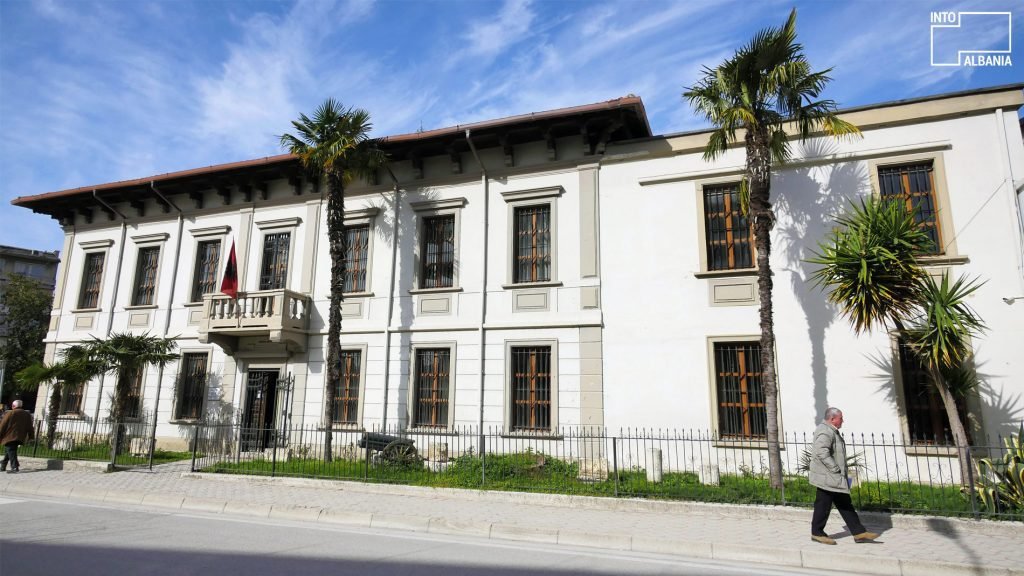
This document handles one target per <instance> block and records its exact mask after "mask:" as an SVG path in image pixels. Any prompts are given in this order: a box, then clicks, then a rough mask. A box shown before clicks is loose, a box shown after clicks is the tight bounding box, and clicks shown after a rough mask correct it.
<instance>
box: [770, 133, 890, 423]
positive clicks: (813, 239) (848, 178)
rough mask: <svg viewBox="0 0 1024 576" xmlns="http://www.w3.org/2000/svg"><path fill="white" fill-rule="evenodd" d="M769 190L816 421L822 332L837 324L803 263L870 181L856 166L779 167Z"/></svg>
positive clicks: (822, 376)
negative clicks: (800, 322) (801, 319)
mask: <svg viewBox="0 0 1024 576" xmlns="http://www.w3.org/2000/svg"><path fill="white" fill-rule="evenodd" d="M836 151H837V147H836V145H835V143H834V142H831V141H828V140H824V139H817V140H814V141H811V142H808V143H805V144H803V145H802V146H799V147H798V148H797V150H796V153H797V155H799V156H800V157H805V158H815V157H826V156H828V155H831V154H834V153H835V152H836ZM772 188H773V190H778V191H779V193H778V194H777V195H776V197H775V209H776V213H777V214H778V215H779V221H778V224H777V225H776V228H775V237H776V240H775V242H777V246H778V248H777V249H776V250H775V253H776V254H778V255H779V256H780V257H781V260H782V265H781V266H779V267H777V268H776V270H784V271H786V272H789V282H790V287H791V289H792V290H793V294H794V296H795V298H796V300H797V302H798V303H799V305H800V306H801V308H803V311H804V315H805V317H806V321H807V332H808V338H809V340H810V344H811V358H810V362H811V375H812V378H813V379H814V391H813V396H814V414H815V418H817V417H820V416H821V415H823V414H824V413H825V410H826V408H828V364H827V362H826V358H825V332H826V331H827V330H828V328H829V327H830V326H831V325H832V324H833V323H834V322H835V321H836V320H837V319H841V318H840V317H839V314H838V311H837V310H836V308H835V306H833V305H832V304H831V303H829V302H828V300H827V299H826V295H825V293H824V292H823V291H821V290H820V289H818V288H817V287H815V285H814V283H813V281H812V280H811V275H812V274H813V272H814V271H815V270H816V269H817V267H816V266H814V265H811V264H808V263H807V259H808V258H812V257H813V256H814V252H815V251H817V250H818V243H819V242H821V241H823V240H825V239H826V237H827V235H828V234H829V232H830V231H831V229H832V227H833V226H834V223H835V220H836V216H837V215H839V214H841V213H842V212H843V211H845V209H846V207H847V206H849V204H850V202H851V200H853V199H856V198H860V197H862V196H864V195H866V194H868V193H870V189H871V188H870V180H869V177H868V172H867V169H866V168H865V167H864V164H863V163H862V162H841V163H823V164H821V165H810V166H802V167H797V168H787V167H783V168H782V169H781V170H780V171H779V172H778V173H777V175H776V176H775V177H774V180H773V183H772ZM773 248H775V245H773ZM812 424H813V423H812Z"/></svg>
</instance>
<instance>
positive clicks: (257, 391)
mask: <svg viewBox="0 0 1024 576" xmlns="http://www.w3.org/2000/svg"><path fill="white" fill-rule="evenodd" d="M277 377H278V371H277V370H250V371H249V377H248V379H247V380H246V384H245V411H244V412H243V413H242V438H241V442H242V446H241V449H242V451H243V452H252V451H261V450H264V449H266V448H267V447H269V446H271V443H272V442H273V438H274V409H275V408H276V404H277Z"/></svg>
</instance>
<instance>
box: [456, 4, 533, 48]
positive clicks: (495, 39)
mask: <svg viewBox="0 0 1024 576" xmlns="http://www.w3.org/2000/svg"><path fill="white" fill-rule="evenodd" d="M534 16H535V14H534V12H533V11H532V10H531V9H530V0H505V4H504V5H503V6H502V8H501V10H500V11H499V12H498V14H497V19H496V20H487V21H482V20H480V21H476V22H471V23H470V24H469V27H470V28H471V30H470V32H469V33H467V34H466V36H465V37H466V40H468V41H469V54H476V55H483V56H494V55H496V54H498V53H499V52H501V51H502V50H504V49H505V48H507V47H508V46H511V45H513V44H516V43H518V42H519V41H520V40H522V39H523V38H525V37H527V36H529V35H530V28H531V24H532V23H533V19H534Z"/></svg>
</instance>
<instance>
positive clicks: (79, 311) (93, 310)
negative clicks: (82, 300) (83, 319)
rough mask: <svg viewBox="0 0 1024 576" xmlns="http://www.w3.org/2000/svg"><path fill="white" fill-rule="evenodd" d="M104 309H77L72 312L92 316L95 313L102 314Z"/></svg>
mask: <svg viewBox="0 0 1024 576" xmlns="http://www.w3.org/2000/svg"><path fill="white" fill-rule="evenodd" d="M102 311H103V309H102V308H75V309H74V310H72V311H71V313H72V314H91V313H93V312H102Z"/></svg>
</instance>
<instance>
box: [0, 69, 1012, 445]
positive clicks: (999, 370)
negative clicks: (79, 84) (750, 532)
mask: <svg viewBox="0 0 1024 576" xmlns="http://www.w3.org/2000/svg"><path fill="white" fill-rule="evenodd" d="M1022 87H1024V85H1014V86H1005V87H996V88H989V89H981V90H974V91H969V92H962V93H956V94H945V95H938V96H932V97H926V98H919V99H914V100H905V101H899V102H892V103H885V104H878V105H874V106H865V107H861V108H856V109H850V110H846V111H844V113H843V116H844V117H845V118H846V119H847V120H850V121H852V122H853V123H855V124H857V125H858V126H860V128H861V129H862V131H863V135H864V137H863V138H862V139H857V140H853V141H835V140H831V139H826V138H819V139H815V140H813V141H812V142H810V143H808V144H805V145H800V144H794V150H795V157H794V159H793V161H792V162H790V163H789V164H788V165H787V166H785V167H781V168H779V169H778V171H777V174H776V175H775V176H774V179H773V186H772V193H773V196H774V198H775V206H776V209H777V212H778V223H777V225H776V227H775V229H774V232H773V254H772V265H773V270H774V282H775V326H776V331H777V341H778V360H777V363H778V370H779V376H778V381H779V386H780V404H781V406H780V408H781V409H780V414H781V416H780V417H781V420H782V426H783V430H784V431H785V432H786V433H789V432H798V431H799V432H803V431H810V430H812V429H813V427H814V426H815V424H816V423H817V422H818V421H819V420H820V418H821V415H822V412H823V411H824V409H825V407H826V406H828V405H838V406H841V407H843V408H845V410H846V412H847V420H848V428H849V429H851V430H852V431H854V432H856V431H864V432H875V433H882V434H886V435H893V436H895V437H896V438H897V439H904V440H906V441H907V443H911V442H914V441H916V439H918V438H923V437H926V436H927V437H931V436H933V435H935V434H939V435H941V434H943V432H944V426H945V424H944V419H945V415H944V413H943V412H942V411H941V408H940V407H939V405H938V404H936V403H935V402H934V398H932V397H931V396H930V395H929V393H928V390H927V388H926V386H925V382H924V381H923V380H922V378H921V371H920V370H918V367H916V366H915V365H914V362H913V361H912V359H910V358H908V357H906V355H901V354H900V351H899V349H898V347H897V343H896V342H895V341H893V340H892V339H890V337H889V336H888V335H886V334H884V333H875V334H869V335H861V336H855V335H854V334H853V332H852V331H851V329H850V328H849V326H848V324H847V322H846V320H844V319H843V318H841V317H840V316H839V314H838V312H837V311H836V310H835V309H834V308H833V307H831V306H830V305H829V304H827V302H826V300H825V297H824V295H823V294H822V293H821V292H820V291H818V290H816V289H815V288H814V287H812V286H811V284H810V283H809V278H810V274H811V267H810V266H809V265H808V264H807V263H806V259H807V258H809V257H811V256H812V251H813V250H815V248H816V246H817V244H818V242H819V241H822V240H823V239H824V238H825V236H826V234H827V233H828V232H829V229H830V227H831V226H832V225H833V222H834V215H835V214H836V213H838V212H839V211H841V210H842V209H843V208H844V207H845V206H846V205H847V204H848V202H849V201H851V200H854V199H857V198H860V197H863V196H865V195H868V194H878V193H881V194H901V193H902V192H901V187H908V186H909V190H910V194H907V196H908V202H913V203H914V204H915V205H916V204H920V205H923V206H927V207H928V208H929V209H928V210H925V211H924V212H923V219H924V220H923V222H922V225H925V226H927V227H928V229H929V231H930V233H931V234H932V235H933V238H934V239H935V245H936V249H935V254H934V256H933V257H930V258H929V260H928V266H929V270H931V271H933V272H935V273H938V272H940V271H943V270H948V271H950V272H952V273H954V274H960V273H966V274H969V275H977V276H981V277H983V278H984V279H985V280H986V281H987V282H986V283H985V284H984V286H982V287H981V288H980V289H979V290H978V292H977V293H976V295H975V296H974V297H973V298H972V300H971V305H972V306H973V307H974V308H975V309H976V310H977V311H978V312H979V313H980V314H981V316H982V317H983V318H984V319H985V321H986V322H987V324H988V326H989V331H988V332H987V333H986V334H985V335H984V336H982V337H981V338H979V339H978V341H977V343H976V355H977V365H978V367H979V371H980V372H981V373H982V375H983V377H984V384H983V386H982V387H981V388H980V391H979V394H978V395H977V397H974V398H971V399H970V400H969V402H968V406H969V407H970V409H971V413H972V414H974V415H975V416H976V417H977V418H976V419H975V420H974V421H973V422H972V426H973V427H974V428H975V429H976V430H975V432H982V431H984V432H990V433H991V432H1001V431H1006V430H1008V429H1009V427H1010V426H1011V425H1012V426H1016V424H1015V423H1016V422H1018V421H1019V420H1020V418H1021V416H1022V414H1024V405H1022V402H1024V401H1022V400H1021V398H1022V397H1024V381H1022V380H1021V378H1020V377H1019V375H1020V374H1021V373H1024V355H1022V354H1021V353H1020V348H1021V344H1020V343H1021V342H1024V302H1018V303H1016V304H1015V305H1013V304H1010V305H1008V304H1007V303H1005V302H1004V300H1003V299H1004V298H1009V297H1013V296H1019V295H1024V251H1022V240H1021V231H1020V229H1019V227H1018V226H1017V225H1016V223H1017V221H1018V220H1017V218H1018V214H1019V210H1020V207H1019V206H1018V205H1017V201H1016V195H1015V193H1014V190H1015V189H1014V186H1013V183H1014V178H1015V175H1017V177H1019V176H1020V175H1024V144H1022V141H1021V138H1019V137H1017V134H1018V131H1019V126H1018V121H1017V114H1016V111H1017V110H1018V108H1020V106H1021V104H1022V103H1024V95H1022ZM680 105H682V104H680ZM1011 136H1012V137H1011ZM707 138H708V132H707V131H699V132H691V133H683V134H674V135H666V136H652V135H651V134H650V129H649V126H648V123H647V119H646V115H645V112H644V108H643V104H642V102H641V101H640V99H639V98H637V97H633V96H630V97H626V98H620V99H618V100H612V101H609V102H604V103H599V104H593V105H587V106H580V107H576V108H566V109H561V110H554V111H549V112H540V113H534V114H527V115H522V116H516V117H511V118H505V119H500V120H493V121H488V122H480V123H475V124H470V125H466V126H457V127H453V128H445V129H440V130H432V131H426V132H420V133H416V134H408V135H402V136H393V137H388V138H386V139H385V140H384V146H385V147H386V149H387V150H388V152H389V153H390V155H391V157H392V159H393V164H392V171H393V173H394V176H395V178H396V180H397V181H392V180H391V177H390V176H389V175H388V173H387V172H381V174H380V175H379V178H378V180H377V181H376V182H370V183H366V182H362V183H356V184H354V185H353V186H351V187H350V188H348V189H347V190H346V216H345V220H346V223H347V225H348V239H349V244H348V254H349V256H348V273H347V275H346V278H345V286H346V291H347V293H346V294H345V301H344V304H343V310H342V314H343V317H344V320H343V325H342V345H343V346H342V347H343V349H344V351H343V353H342V357H341V358H340V359H338V360H339V361H340V362H341V367H342V383H341V388H340V390H339V391H338V395H337V397H338V400H337V403H336V406H335V407H333V409H332V414H333V424H334V426H336V427H338V428H343V429H362V428H369V427H371V426H376V425H379V424H381V423H382V422H384V421H386V422H387V423H388V424H389V425H398V426H401V427H403V428H405V429H410V430H416V429H429V430H439V429H452V428H454V427H457V426H479V425H481V424H482V425H483V426H485V427H495V428H500V429H502V430H504V431H505V432H506V433H508V434H510V435H519V434H527V435H530V434H540V435H543V434H546V433H551V432H553V431H555V430H556V429H558V428H561V427H571V426H597V427H607V428H609V429H618V428H620V427H650V428H679V429H683V428H685V429H704V430H710V431H711V432H712V433H713V434H714V435H716V436H718V437H720V438H728V439H742V440H747V441H754V442H753V443H751V444H748V445H752V446H755V447H756V446H758V444H757V442H756V441H757V440H758V439H759V438H762V437H763V431H764V422H765V420H764V418H765V416H764V405H763V404H764V403H763V398H762V397H761V395H760V368H759V361H758V334H759V328H758V313H757V311H758V308H757V292H756V290H755V287H754V283H755V276H754V271H753V263H754V259H753V253H752V252H753V249H752V244H753V243H752V241H751V238H750V233H749V227H748V225H747V224H746V222H745V220H744V218H743V217H742V215H741V214H740V213H739V211H738V198H737V189H736V182H737V181H738V179H739V177H740V174H741V173H742V170H743V166H744V156H743V154H744V152H743V148H742V147H736V148H734V149H732V150H730V151H729V152H728V153H727V154H725V155H724V157H722V158H721V159H719V160H717V161H715V162H707V161H705V160H703V159H702V152H703V149H704V145H705V143H706V141H707ZM481 166H482V167H483V168H485V171H482V170H481ZM14 204H16V205H19V206H24V207H26V208H31V209H33V210H34V211H36V212H42V213H45V214H49V215H51V216H53V217H54V218H56V219H58V220H59V221H60V223H61V225H62V226H63V228H64V231H65V242H64V251H65V254H68V255H69V257H68V258H67V259H66V260H65V262H64V265H63V266H62V267H61V270H60V274H59V278H58V283H57V292H56V300H55V303H54V311H53V318H52V323H51V330H50V333H49V336H48V342H49V349H48V358H52V357H53V355H54V353H55V351H56V350H57V349H58V348H61V347H63V346H67V345H69V344H72V343H75V342H80V341H83V340H87V339H89V338H92V337H94V336H95V337H104V336H106V335H107V334H109V333H111V332H116V331H123V330H130V331H137V332H150V333H153V334H157V335H171V336H174V337H176V338H178V341H179V343H180V347H181V352H182V359H181V361H180V362H177V363H175V364H173V365H171V366H170V367H169V368H167V369H166V370H163V371H160V370H158V369H156V368H152V369H149V370H148V371H146V373H145V374H143V375H142V377H141V381H140V388H139V393H138V397H139V398H140V400H139V401H140V403H141V411H140V413H143V414H145V413H151V412H152V411H153V410H154V407H155V406H156V404H157V397H156V396H157V391H158V390H160V393H159V395H160V398H159V408H158V410H157V420H156V423H157V435H158V442H159V443H160V445H162V446H168V447H173V446H175V445H177V446H183V445H185V444H186V437H187V433H188V432H187V428H186V427H180V426H179V425H180V424H182V423H188V422H194V421H196V420H205V421H226V420H230V419H232V418H241V419H242V421H243V422H244V423H246V424H250V425H257V424H260V423H264V424H268V425H269V424H275V425H282V424H283V422H281V419H282V418H285V417H288V416H286V415H290V418H291V422H292V423H294V424H296V425H298V424H303V425H322V424H324V422H323V421H324V413H325V409H324V408H325V407H324V398H325V395H324V379H325V372H326V371H325V368H324V347H325V342H326V332H327V329H326V326H325V319H326V317H327V308H328V290H329V288H328V287H329V257H328V253H327V243H326V224H325V210H326V206H325V202H324V198H323V190H321V189H319V188H318V187H317V186H315V185H313V184H311V183H310V182H308V181H307V180H305V179H304V178H303V177H302V175H301V170H300V167H299V165H298V163H297V161H296V159H295V158H294V157H292V156H290V155H282V156H275V157H270V158H263V159H258V160H251V161H247V162H238V163H234V164H225V165H220V166H212V167H208V168H198V169H194V170H187V171H182V172H176V173H171V174H163V175H159V176H153V177H149V178H140V179H138V180H132V181H124V182H115V183H110V184H102V185H97V186H88V187H83V188H78V189H73V190H65V191H60V192H52V193H48V194H41V195H37V196H29V197H21V198H18V199H16V200H15V201H14ZM232 245H235V246H236V250H237V262H238V270H239V286H240V294H239V298H238V302H237V304H236V303H235V302H234V301H232V300H231V299H230V298H228V297H226V296H224V295H222V294H218V293H217V291H218V286H219V283H220V280H221V278H222V275H223V270H224V265H225V259H226V256H227V253H228V251H229V250H230V249H231V247H232ZM112 385H113V384H112V379H111V378H107V379H106V382H105V383H102V381H100V380H97V381H96V382H93V383H91V384H90V385H89V386H88V387H87V389H85V390H82V391H79V392H78V393H77V394H73V395H72V397H73V398H74V402H73V404H74V405H68V406H65V408H64V411H65V412H66V414H65V416H64V417H69V418H82V419H86V420H92V419H94V418H97V417H100V418H102V417H105V415H106V407H105V405H106V403H107V402H108V400H107V397H108V394H109V390H110V387H111V386H112ZM101 387H106V388H107V390H106V391H104V390H101ZM40 393H41V394H46V391H45V390H43V391H41V392H40ZM101 403H102V406H101Z"/></svg>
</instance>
